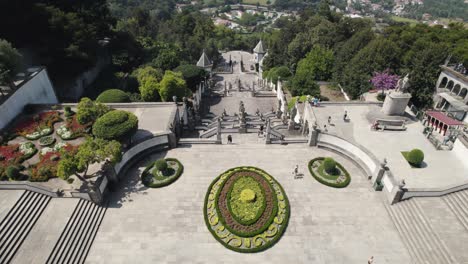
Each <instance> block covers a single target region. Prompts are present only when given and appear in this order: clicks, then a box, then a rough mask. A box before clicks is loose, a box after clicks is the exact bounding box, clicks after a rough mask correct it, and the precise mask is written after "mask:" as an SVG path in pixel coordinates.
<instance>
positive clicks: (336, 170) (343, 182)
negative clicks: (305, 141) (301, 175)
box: [308, 157, 351, 188]
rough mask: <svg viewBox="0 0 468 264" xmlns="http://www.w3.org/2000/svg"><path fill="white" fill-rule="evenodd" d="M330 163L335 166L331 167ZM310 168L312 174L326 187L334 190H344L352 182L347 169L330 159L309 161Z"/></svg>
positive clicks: (321, 158) (320, 158)
mask: <svg viewBox="0 0 468 264" xmlns="http://www.w3.org/2000/svg"><path fill="white" fill-rule="evenodd" d="M332 161H333V162H332ZM330 163H334V164H332V165H330ZM308 167H309V171H310V174H312V176H313V177H314V178H315V179H316V180H317V181H319V182H320V183H322V184H324V185H327V186H330V187H334V188H344V187H346V186H348V185H349V183H350V182H351V176H349V173H348V172H347V171H346V170H345V168H344V167H343V166H342V165H341V164H339V163H338V162H336V161H334V160H332V159H330V158H323V157H319V158H315V159H313V160H311V161H309V166H308ZM325 167H327V168H325Z"/></svg>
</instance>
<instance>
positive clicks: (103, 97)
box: [96, 89, 130, 103]
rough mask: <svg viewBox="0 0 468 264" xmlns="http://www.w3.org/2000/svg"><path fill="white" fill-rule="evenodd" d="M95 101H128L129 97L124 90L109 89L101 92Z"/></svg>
mask: <svg viewBox="0 0 468 264" xmlns="http://www.w3.org/2000/svg"><path fill="white" fill-rule="evenodd" d="M96 102H100V103H128V102H130V97H129V96H128V94H126V93H125V92H124V91H122V90H119V89H110V90H106V91H104V92H102V93H101V94H100V95H99V96H98V97H97V98H96Z"/></svg>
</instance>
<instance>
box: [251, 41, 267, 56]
mask: <svg viewBox="0 0 468 264" xmlns="http://www.w3.org/2000/svg"><path fill="white" fill-rule="evenodd" d="M253 51H254V52H255V53H259V54H265V53H266V51H265V47H264V46H263V41H261V40H260V41H259V42H258V44H257V46H255V48H254V50H253Z"/></svg>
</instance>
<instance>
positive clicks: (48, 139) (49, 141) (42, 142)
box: [39, 136, 56, 147]
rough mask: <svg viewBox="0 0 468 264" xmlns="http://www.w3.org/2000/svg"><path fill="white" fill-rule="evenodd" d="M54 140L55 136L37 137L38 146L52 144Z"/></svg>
mask: <svg viewBox="0 0 468 264" xmlns="http://www.w3.org/2000/svg"><path fill="white" fill-rule="evenodd" d="M55 141H56V140H55V138H53V137H52V136H46V137H42V138H40V139H39V146H41V147H47V146H50V145H53V144H54V143H55Z"/></svg>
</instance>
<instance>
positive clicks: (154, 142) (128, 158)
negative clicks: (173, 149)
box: [114, 133, 170, 177]
mask: <svg viewBox="0 0 468 264" xmlns="http://www.w3.org/2000/svg"><path fill="white" fill-rule="evenodd" d="M169 136H170V133H164V134H160V135H157V136H154V137H153V138H150V139H148V140H145V141H143V142H141V143H139V144H137V145H135V146H133V147H132V148H131V149H129V150H127V151H126V152H125V153H124V154H123V156H122V160H121V161H120V162H119V163H117V164H116V165H115V166H114V170H115V175H116V176H117V177H118V176H119V174H120V173H121V172H122V171H124V168H125V167H127V166H128V165H130V164H132V162H134V160H135V158H137V157H138V156H140V155H141V154H144V153H146V152H148V151H150V150H153V149H156V148H166V147H169Z"/></svg>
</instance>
